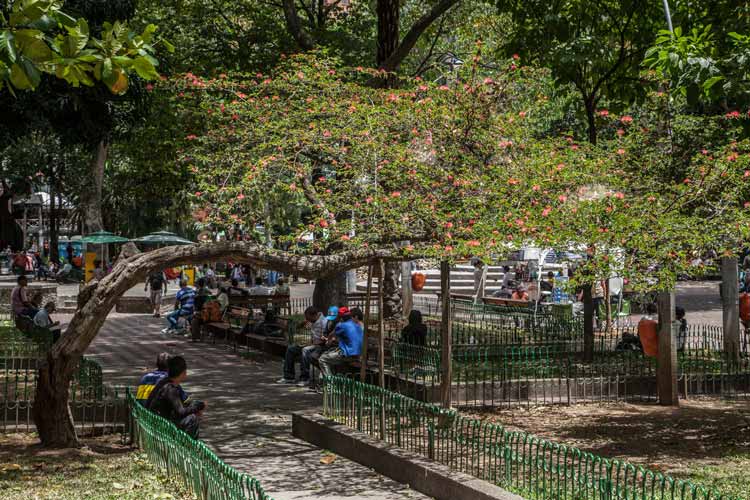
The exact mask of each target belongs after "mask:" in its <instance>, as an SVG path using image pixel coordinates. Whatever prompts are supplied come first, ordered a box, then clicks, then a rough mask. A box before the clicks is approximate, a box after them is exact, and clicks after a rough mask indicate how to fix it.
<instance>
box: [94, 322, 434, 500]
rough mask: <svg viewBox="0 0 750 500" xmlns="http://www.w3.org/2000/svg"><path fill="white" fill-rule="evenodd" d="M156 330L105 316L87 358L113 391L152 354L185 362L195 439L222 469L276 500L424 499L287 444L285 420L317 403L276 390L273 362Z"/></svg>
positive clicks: (310, 395) (306, 394) (305, 394)
mask: <svg viewBox="0 0 750 500" xmlns="http://www.w3.org/2000/svg"><path fill="white" fill-rule="evenodd" d="M163 327H164V320H163V319H162V320H159V319H155V318H152V317H150V316H146V315H121V314H116V313H113V314H110V316H109V318H108V319H107V321H106V323H105V325H104V327H103V328H102V331H101V332H100V333H99V335H98V337H97V338H96V339H95V340H94V343H93V344H92V345H91V347H90V348H89V350H88V352H87V355H88V356H92V357H94V358H96V359H98V360H99V361H100V362H101V364H102V367H103V369H104V373H105V381H106V382H108V383H112V384H134V383H136V382H137V380H138V378H139V377H140V375H141V374H142V373H144V372H145V371H146V370H148V369H152V368H151V367H152V365H153V363H154V360H155V359H156V355H157V354H158V353H159V352H162V351H168V352H170V353H173V354H181V355H183V356H185V358H186V359H187V361H188V380H187V382H186V383H185V388H186V390H188V391H189V392H190V393H191V394H192V395H193V396H194V397H196V398H197V399H201V400H204V401H206V402H207V403H208V408H207V410H206V416H205V418H204V420H203V424H202V425H203V427H202V433H201V438H202V439H204V440H205V442H206V443H207V444H208V445H209V446H211V448H213V449H214V451H216V453H217V454H218V455H219V456H220V457H221V458H222V459H224V460H225V461H226V462H227V463H228V464H230V465H232V466H233V467H236V468H237V469H239V470H242V471H246V472H248V473H250V474H251V475H252V476H254V477H256V478H258V479H259V480H260V481H261V483H262V484H263V486H264V488H266V490H267V491H268V492H269V494H271V495H272V496H273V497H274V498H275V499H276V500H285V499H302V498H316V499H320V500H329V499H330V500H334V499H345V498H352V499H353V498H357V499H363V500H381V499H383V500H385V499H389V500H390V499H394V500H398V499H424V498H427V497H425V496H424V495H422V494H420V493H418V492H415V491H413V490H410V489H409V488H408V487H407V486H405V485H402V484H399V483H396V482H394V481H392V480H390V479H388V478H385V477H383V476H380V475H379V474H376V473H375V472H373V471H371V470H369V469H367V468H365V467H363V466H361V465H359V464H356V463H353V462H351V461H349V460H346V459H344V458H341V457H337V459H336V461H335V462H333V463H332V464H330V465H325V464H322V463H321V462H320V459H321V458H322V457H323V456H324V454H323V450H320V449H319V448H316V447H314V446H312V445H310V444H308V443H306V442H304V441H301V440H298V439H296V438H294V437H293V436H292V435H291V413H292V412H293V411H297V410H309V411H312V410H318V409H319V408H320V407H321V404H322V397H321V396H320V395H319V394H316V393H314V392H310V391H308V390H306V389H302V388H297V387H296V386H291V387H290V386H283V385H279V384H276V380H277V379H279V378H280V376H281V361H280V360H278V359H275V358H269V357H266V356H265V355H262V354H259V353H257V354H254V355H252V356H251V357H250V358H249V359H243V358H241V357H240V356H237V355H236V354H234V353H232V352H230V351H228V350H227V349H225V348H224V347H223V346H222V345H220V344H217V345H210V344H208V345H207V344H202V343H192V342H189V341H188V340H186V339H184V340H183V339H181V338H177V339H175V338H169V337H164V336H162V335H161V334H160V333H159V330H160V329H161V328H163Z"/></svg>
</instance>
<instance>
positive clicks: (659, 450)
mask: <svg viewBox="0 0 750 500" xmlns="http://www.w3.org/2000/svg"><path fill="white" fill-rule="evenodd" d="M476 416H477V417H479V418H482V419H484V420H490V421H493V422H496V423H500V424H502V425H504V426H506V427H508V428H511V429H514V430H522V431H525V432H529V433H532V434H536V435H537V436H540V437H543V438H546V439H549V440H551V441H555V442H558V443H564V444H566V445H569V446H575V447H577V448H580V449H581V450H583V451H587V452H591V453H594V454H596V455H600V456H603V457H607V458H617V459H620V460H626V461H628V462H631V463H634V464H639V465H643V466H646V467H648V468H651V469H655V470H659V471H661V472H663V473H668V474H671V475H674V476H677V477H690V476H693V475H694V474H695V472H696V471H697V470H698V469H705V468H711V467H716V466H722V465H723V464H725V463H728V462H729V461H736V460H737V459H742V460H744V459H748V458H750V446H749V445H750V401H741V402H727V401H717V400H709V399H702V400H700V399H691V400H689V401H681V406H680V408H677V409H673V408H669V407H661V406H658V405H655V404H629V403H613V404H610V405H574V406H555V407H541V408H535V409H531V410H526V409H513V410H495V411H493V412H487V413H480V414H476Z"/></svg>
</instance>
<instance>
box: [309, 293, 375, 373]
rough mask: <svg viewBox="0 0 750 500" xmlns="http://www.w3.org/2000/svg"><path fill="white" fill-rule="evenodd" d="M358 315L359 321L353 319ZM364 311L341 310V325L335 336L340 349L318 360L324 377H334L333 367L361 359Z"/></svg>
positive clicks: (345, 308)
mask: <svg viewBox="0 0 750 500" xmlns="http://www.w3.org/2000/svg"><path fill="white" fill-rule="evenodd" d="M354 315H356V319H357V321H354V319H353V317H354ZM363 319H364V318H363V317H362V311H361V310H360V309H357V308H355V309H354V310H353V311H349V308H348V307H341V308H339V320H340V321H339V324H338V325H336V329H335V330H334V332H333V334H334V336H335V337H336V340H338V342H339V345H338V347H336V348H334V349H331V350H329V351H326V352H324V353H323V354H322V355H321V356H320V359H319V360H318V362H319V364H320V370H321V371H322V372H323V375H325V376H328V377H330V376H331V375H333V367H334V366H336V365H343V364H346V363H349V362H350V361H353V360H356V359H358V358H359V355H360V354H361V352H362V337H363V330H362V325H361V321H362V320H363Z"/></svg>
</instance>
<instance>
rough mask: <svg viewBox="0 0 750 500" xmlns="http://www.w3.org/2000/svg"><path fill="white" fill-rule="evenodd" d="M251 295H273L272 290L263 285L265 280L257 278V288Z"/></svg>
mask: <svg viewBox="0 0 750 500" xmlns="http://www.w3.org/2000/svg"><path fill="white" fill-rule="evenodd" d="M250 295H261V296H262V295H271V289H270V288H268V287H266V286H264V285H263V278H261V277H260V276H258V277H257V278H255V286H253V287H252V288H251V289H250Z"/></svg>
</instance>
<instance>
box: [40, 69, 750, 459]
mask: <svg viewBox="0 0 750 500" xmlns="http://www.w3.org/2000/svg"><path fill="white" fill-rule="evenodd" d="M478 60H479V56H478V55H477V57H476V58H475V62H478ZM371 77H372V74H371V72H369V71H366V70H362V69H358V68H355V69H345V68H341V67H340V66H339V65H338V64H336V61H335V60H331V59H326V58H316V57H314V56H298V57H295V58H292V59H290V60H288V61H287V62H286V63H285V64H283V65H282V66H281V67H280V68H279V69H278V71H277V72H276V73H275V74H274V75H273V76H268V75H254V76H244V77H243V76H240V77H232V78H230V77H219V78H216V79H211V80H204V79H202V78H199V77H197V76H195V75H192V74H188V75H185V76H182V77H179V78H177V79H174V80H172V81H167V82H163V83H160V84H159V86H160V87H159V88H160V89H161V91H164V92H168V93H172V95H174V99H175V100H176V102H177V103H179V104H178V111H179V116H180V122H181V123H183V124H184V125H185V127H186V130H185V133H184V137H183V138H182V139H179V143H180V146H181V153H180V157H179V159H178V161H180V162H184V163H185V164H186V165H187V167H188V168H189V169H191V170H192V171H193V173H194V175H195V176H196V179H197V182H198V185H199V187H198V189H197V190H196V191H195V193H194V194H193V196H192V202H193V204H194V205H195V207H194V208H195V213H196V217H197V219H198V220H199V221H200V222H201V223H202V224H204V225H206V226H210V227H212V228H214V229H232V228H234V227H235V225H245V226H247V227H255V226H256V225H257V224H258V223H262V224H264V225H268V224H269V223H273V222H274V216H275V215H276V214H278V213H280V211H281V210H282V209H281V205H285V206H287V207H288V206H293V207H295V210H298V211H299V212H300V213H303V214H304V216H303V217H302V218H301V219H300V220H299V221H296V222H289V223H288V224H287V226H288V227H287V228H286V230H287V233H286V234H277V235H275V237H276V239H277V240H278V241H279V245H277V247H281V248H286V250H279V249H270V248H269V247H268V246H267V245H265V244H259V243H258V242H254V241H249V242H234V241H233V242H220V243H206V244H199V245H188V246H185V247H179V248H163V249H159V250H156V251H153V252H148V253H145V254H139V255H135V256H131V257H127V258H125V257H123V258H122V259H120V260H119V261H118V263H117V265H116V266H115V269H114V270H113V272H112V273H111V274H110V275H108V276H107V277H106V278H104V279H103V280H102V281H101V282H93V283H92V284H90V285H89V286H87V287H86V288H85V289H84V290H83V291H82V292H81V294H80V295H79V308H78V311H77V312H76V314H75V315H74V317H73V319H72V320H71V323H70V326H69V327H68V330H67V332H66V334H65V335H64V336H63V337H62V339H61V340H60V342H58V343H57V344H56V345H55V347H54V348H53V349H52V351H51V352H50V354H49V355H48V359H47V363H46V364H45V366H44V367H43V368H42V370H41V372H40V377H39V383H38V385H37V395H36V399H35V401H37V404H36V405H35V412H34V415H35V422H36V424H37V429H38V430H39V434H40V437H41V439H42V441H43V442H45V443H47V444H58V445H60V444H63V445H65V444H71V443H74V442H75V433H74V431H73V426H72V423H71V422H70V417H69V413H68V412H67V394H68V392H67V390H66V389H67V387H68V384H69V382H70V378H71V376H72V373H73V370H74V368H75V366H76V363H77V362H78V360H79V359H80V356H81V354H82V353H83V352H84V351H85V350H86V348H87V347H88V345H89V344H90V343H91V341H92V340H93V339H94V337H95V336H96V334H97V332H98V330H99V328H100V327H101V325H102V323H103V321H104V318H105V317H106V315H107V313H108V312H109V311H110V310H111V308H112V307H113V306H114V304H115V301H116V299H117V297H119V296H120V295H121V294H122V293H124V292H125V291H126V290H128V289H129V288H130V287H131V286H132V285H133V284H134V283H136V282H137V281H138V280H140V279H143V278H144V277H145V276H146V275H147V274H148V273H149V272H151V271H153V270H155V269H160V268H163V267H166V266H170V265H175V264H179V263H194V262H203V261H207V260H216V259H232V260H235V261H236V262H242V263H248V264H253V265H259V266H262V267H266V268H270V269H277V270H281V271H285V272H290V273H295V274H300V275H302V276H306V277H314V278H321V277H328V276H331V275H332V274H335V273H338V272H341V271H345V270H347V269H352V268H355V267H359V266H363V265H368V264H372V263H373V262H375V261H377V260H380V259H383V260H386V261H398V260H404V259H412V258H416V257H420V256H430V257H437V258H440V259H448V260H450V259H454V258H458V257H465V256H469V255H478V256H480V257H482V258H485V259H487V260H489V259H492V258H493V257H494V256H497V255H500V254H504V253H506V252H507V251H508V250H511V249H513V248H516V247H519V246H522V245H524V244H538V245H544V246H550V247H560V246H563V247H566V246H571V245H588V246H591V247H593V248H595V249H596V251H594V252H593V255H592V258H591V259H590V260H589V261H587V263H586V268H585V269H584V270H585V272H584V273H581V276H583V279H585V280H593V279H595V278H596V277H608V276H610V274H611V273H612V272H613V271H617V272H619V273H620V274H623V275H625V276H626V277H629V278H630V279H631V280H633V281H634V282H635V283H637V284H639V283H640V284H643V283H646V284H649V286H652V287H653V286H657V287H660V288H667V287H669V286H671V283H672V282H673V281H674V277H675V274H676V273H678V272H680V271H681V270H683V269H685V268H687V266H688V265H689V254H690V252H691V251H692V250H694V249H702V248H708V247H710V246H716V245H717V244H718V245H719V248H718V249H719V250H723V249H725V248H731V244H732V242H735V241H737V240H739V239H740V238H742V237H744V236H745V233H746V232H747V229H746V228H747V227H748V224H747V223H746V222H747V221H746V216H745V212H747V210H745V208H746V207H745V203H747V200H749V199H750V198H748V196H750V191H748V189H747V187H746V185H747V182H749V181H750V165H749V163H750V160H748V159H749V158H750V156H749V155H748V154H747V153H746V152H747V151H750V145H749V144H745V143H738V144H733V145H731V146H730V147H728V148H726V150H722V151H716V152H706V154H702V155H700V156H699V157H698V158H696V160H695V161H694V162H693V163H692V164H691V165H690V167H689V169H688V175H687V176H686V177H684V178H681V179H678V180H672V181H670V180H669V179H667V178H665V176H664V175H662V173H661V171H660V168H661V164H660V163H659V162H658V161H651V160H652V159H654V158H658V156H657V153H658V151H659V150H660V148H661V147H662V143H661V142H660V140H661V139H660V137H661V136H660V134H659V133H658V132H649V131H648V130H642V129H641V128H639V127H638V126H637V125H636V123H635V121H634V120H633V119H632V118H631V117H629V116H620V117H614V116H610V115H609V114H606V115H604V114H603V113H602V114H601V115H603V116H602V119H603V120H609V121H612V122H616V125H615V126H616V127H619V128H618V129H617V130H620V129H621V130H622V133H617V134H615V135H614V136H613V138H612V139H611V140H610V141H608V142H607V147H606V148H605V147H594V146H592V145H590V144H588V143H587V144H582V145H579V144H577V143H576V142H575V141H574V140H573V139H572V138H566V137H562V138H555V139H539V138H537V136H536V135H535V131H536V130H537V128H538V122H539V121H543V120H545V116H544V112H545V109H546V106H547V105H548V104H547V103H548V97H547V96H546V95H544V93H543V92H541V90H542V89H543V88H545V87H544V86H543V85H542V86H539V85H536V84H535V82H537V81H538V78H537V77H538V73H537V72H536V71H535V70H533V69H528V68H526V69H518V68H516V67H515V66H514V65H513V63H512V62H509V63H508V67H507V70H505V71H501V72H499V73H498V74H497V75H496V76H494V77H492V78H489V77H478V76H477V74H476V73H475V72H474V70H473V69H472V68H468V69H467V73H466V74H465V75H463V77H462V79H461V80H460V84H459V85H456V86H453V87H447V86H435V85H431V84H426V83H425V82H422V81H418V80H417V81H414V82H411V83H410V84H409V85H407V86H405V87H403V88H399V89H396V90H393V89H373V88H371V87H369V86H367V85H362V82H366V81H368V80H370V79H371ZM644 159H645V161H644ZM269 214H270V215H269ZM308 234H313V235H315V239H314V241H312V242H310V243H303V240H304V236H305V235H308ZM403 240H409V241H410V242H411V243H410V244H409V245H408V246H405V247H399V248H396V247H395V246H394V242H397V241H403Z"/></svg>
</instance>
